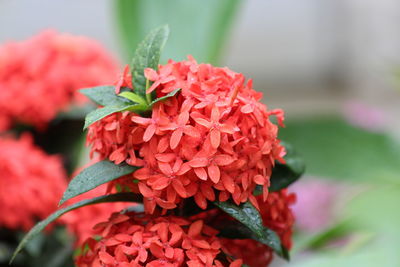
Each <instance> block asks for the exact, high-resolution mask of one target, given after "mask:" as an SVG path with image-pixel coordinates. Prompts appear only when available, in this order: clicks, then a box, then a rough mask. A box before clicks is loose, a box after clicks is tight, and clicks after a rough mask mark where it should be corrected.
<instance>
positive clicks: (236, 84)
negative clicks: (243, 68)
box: [87, 58, 285, 213]
mask: <svg viewBox="0 0 400 267" xmlns="http://www.w3.org/2000/svg"><path fill="white" fill-rule="evenodd" d="M145 75H146V77H147V78H148V79H149V80H151V81H152V82H153V84H152V86H151V87H150V88H149V89H148V92H151V91H155V92H156V94H157V95H158V96H159V97H161V96H163V95H165V94H167V93H170V92H172V91H174V90H176V89H177V88H181V91H180V93H178V94H177V95H175V96H174V97H171V98H169V99H168V100H167V101H165V102H159V103H157V104H155V106H154V108H153V112H152V116H151V118H143V117H140V116H139V115H137V114H135V113H132V112H123V113H116V114H112V115H110V116H108V117H106V118H104V119H102V120H100V121H98V122H97V123H95V124H93V125H92V126H90V127H89V133H88V138H87V142H88V144H90V145H91V146H92V147H91V152H92V154H93V153H98V155H99V156H100V158H101V159H104V158H108V159H110V160H112V161H114V162H115V163H116V164H118V163H121V162H123V161H125V162H127V163H128V164H131V165H135V166H141V167H143V168H142V169H140V170H138V171H136V172H135V173H134V174H133V177H134V178H135V179H136V180H139V185H138V186H137V185H136V184H133V183H132V182H131V184H132V185H131V186H129V185H128V186H129V187H132V188H134V189H138V190H140V193H142V194H143V195H144V197H145V200H144V202H145V206H146V211H147V212H148V213H152V212H153V211H154V209H155V205H157V206H160V207H162V208H163V209H173V208H175V207H176V206H177V205H178V204H179V203H180V202H181V200H182V199H185V198H189V197H194V199H195V201H196V203H197V204H198V205H199V206H200V207H202V208H206V207H207V200H211V201H213V200H215V198H216V197H217V198H218V199H219V200H220V201H226V200H227V199H229V198H231V199H233V201H234V202H235V203H236V204H240V203H242V202H245V201H247V200H250V201H252V202H253V203H256V200H255V198H254V197H253V196H252V192H253V190H254V188H255V187H256V185H261V186H263V188H264V199H266V198H267V196H268V187H269V178H270V175H271V172H272V168H273V165H274V162H275V160H279V161H281V162H283V158H282V157H283V156H284V154H285V150H284V148H283V146H281V145H280V141H279V140H278V139H277V133H278V127H277V126H276V125H275V124H273V123H272V122H271V121H270V115H276V116H278V120H279V122H281V120H282V119H283V113H282V111H281V110H267V107H266V106H265V105H263V104H262V103H260V102H259V101H260V99H261V93H258V92H256V91H254V90H253V89H252V83H251V81H249V82H247V83H245V78H244V76H243V75H242V74H239V73H235V72H233V71H231V70H229V69H227V68H217V67H213V66H211V65H209V64H197V63H196V62H195V61H194V60H193V59H191V58H190V60H189V61H182V62H174V61H172V60H170V61H169V62H168V64H167V65H163V66H159V70H158V71H155V70H151V69H147V70H146V71H145ZM133 90H134V89H133ZM126 184H129V183H126Z"/></svg>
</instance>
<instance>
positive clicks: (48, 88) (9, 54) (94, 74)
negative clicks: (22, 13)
mask: <svg viewBox="0 0 400 267" xmlns="http://www.w3.org/2000/svg"><path fill="white" fill-rule="evenodd" d="M116 78H117V64H116V62H115V60H114V58H112V56H111V55H109V54H108V52H107V51H106V50H105V49H104V48H103V47H102V46H101V45H100V44H99V43H97V42H96V41H95V40H92V39H89V38H87V37H83V36H74V35H70V34H60V33H57V32H54V31H50V30H49V31H45V32H42V33H40V34H38V35H36V36H34V37H32V38H30V39H28V40H25V41H21V42H9V43H6V44H4V45H3V46H1V47H0V110H1V116H0V130H6V129H7V128H9V127H11V126H12V124H13V123H14V122H21V123H25V124H30V125H34V126H36V127H38V128H42V127H45V126H46V124H47V123H48V122H49V121H50V120H52V119H54V117H55V116H56V115H57V113H58V112H60V111H64V110H66V109H68V107H69V106H70V105H71V104H72V103H74V104H81V103H82V102H84V101H86V99H85V97H84V96H83V95H81V94H79V93H77V90H78V89H81V88H83V87H91V86H96V85H99V84H106V83H109V84H112V83H113V82H114V80H116Z"/></svg>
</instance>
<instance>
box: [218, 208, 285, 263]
mask: <svg viewBox="0 0 400 267" xmlns="http://www.w3.org/2000/svg"><path fill="white" fill-rule="evenodd" d="M213 203H214V205H215V206H217V207H218V208H220V209H221V210H223V211H224V212H226V213H227V214H229V215H230V216H232V217H233V218H235V219H236V220H238V221H239V222H240V223H242V224H243V225H244V226H246V227H247V228H248V231H247V229H246V228H241V229H244V230H243V231H247V232H241V233H240V232H239V230H238V232H237V234H242V235H243V236H247V237H248V238H252V239H254V240H257V241H259V242H261V243H263V244H265V245H267V246H269V247H270V248H272V249H273V250H274V251H275V252H276V253H277V254H278V255H279V256H281V257H283V258H285V259H289V254H288V252H287V250H286V249H285V248H284V247H283V246H282V244H281V241H280V239H279V237H278V235H277V234H276V233H275V232H274V231H272V230H271V229H269V228H267V227H265V226H264V225H263V221H262V218H261V215H260V213H259V212H258V211H257V209H256V208H254V206H253V205H252V204H251V203H250V202H246V203H243V204H241V205H239V206H237V205H235V204H234V203H232V202H230V201H225V202H219V201H215V202H213ZM238 229H240V228H238Z"/></svg>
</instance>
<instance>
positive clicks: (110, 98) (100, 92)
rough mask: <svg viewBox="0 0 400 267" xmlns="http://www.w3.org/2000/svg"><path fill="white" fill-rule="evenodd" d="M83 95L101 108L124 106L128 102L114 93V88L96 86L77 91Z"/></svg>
mask: <svg viewBox="0 0 400 267" xmlns="http://www.w3.org/2000/svg"><path fill="white" fill-rule="evenodd" d="M79 92H81V93H82V94H83V95H85V96H87V97H88V98H90V99H91V100H93V102H95V103H97V104H99V105H101V106H124V105H129V104H130V102H129V101H128V100H126V99H125V98H123V97H120V96H118V95H117V94H116V93H115V86H111V85H110V86H97V87H92V88H85V89H81V90H79Z"/></svg>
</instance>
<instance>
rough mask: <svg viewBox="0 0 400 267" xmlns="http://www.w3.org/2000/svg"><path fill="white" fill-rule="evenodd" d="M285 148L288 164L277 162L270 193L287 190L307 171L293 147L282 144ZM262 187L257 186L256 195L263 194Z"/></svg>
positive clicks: (273, 170) (273, 171)
mask: <svg viewBox="0 0 400 267" xmlns="http://www.w3.org/2000/svg"><path fill="white" fill-rule="evenodd" d="M282 144H283V145H284V146H285V148H286V151H287V154H286V156H285V160H286V164H282V163H279V162H276V164H275V167H274V168H273V169H272V175H271V185H270V187H269V191H271V192H276V191H279V190H282V189H284V188H287V187H288V186H289V185H291V184H292V183H294V182H295V181H297V180H298V179H299V178H300V177H301V175H303V173H304V171H305V164H304V161H303V159H302V157H300V156H299V155H298V154H297V153H296V151H295V150H294V149H293V147H292V146H291V145H290V144H288V143H286V142H282ZM262 191H263V190H262V186H257V187H256V189H255V190H254V195H256V196H257V195H261V194H262Z"/></svg>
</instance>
